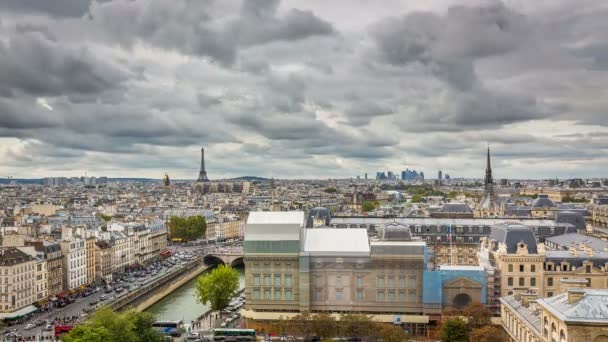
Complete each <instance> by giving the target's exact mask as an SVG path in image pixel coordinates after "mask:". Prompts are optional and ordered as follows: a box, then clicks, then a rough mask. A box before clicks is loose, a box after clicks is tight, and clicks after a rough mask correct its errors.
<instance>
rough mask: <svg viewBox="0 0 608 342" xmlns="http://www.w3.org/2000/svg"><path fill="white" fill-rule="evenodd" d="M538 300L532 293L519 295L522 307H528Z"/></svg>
mask: <svg viewBox="0 0 608 342" xmlns="http://www.w3.org/2000/svg"><path fill="white" fill-rule="evenodd" d="M537 298H538V295H536V294H534V293H532V292H526V293H522V294H521V305H523V306H524V307H528V306H530V302H533V301H535V300H536V299H537Z"/></svg>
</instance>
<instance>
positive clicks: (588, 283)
mask: <svg viewBox="0 0 608 342" xmlns="http://www.w3.org/2000/svg"><path fill="white" fill-rule="evenodd" d="M586 279H587V287H591V278H586Z"/></svg>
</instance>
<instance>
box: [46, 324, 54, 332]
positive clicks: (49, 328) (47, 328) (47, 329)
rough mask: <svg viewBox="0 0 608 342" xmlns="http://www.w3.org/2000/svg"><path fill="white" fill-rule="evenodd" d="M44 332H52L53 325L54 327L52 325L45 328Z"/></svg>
mask: <svg viewBox="0 0 608 342" xmlns="http://www.w3.org/2000/svg"><path fill="white" fill-rule="evenodd" d="M44 330H45V331H51V330H53V325H52V324H47V325H46V326H45V327H44Z"/></svg>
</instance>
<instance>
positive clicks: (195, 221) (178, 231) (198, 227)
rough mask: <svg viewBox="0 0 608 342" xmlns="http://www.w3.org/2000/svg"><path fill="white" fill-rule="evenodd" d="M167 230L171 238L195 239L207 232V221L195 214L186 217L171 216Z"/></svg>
mask: <svg viewBox="0 0 608 342" xmlns="http://www.w3.org/2000/svg"><path fill="white" fill-rule="evenodd" d="M169 231H170V233H171V238H174V239H175V238H178V239H184V240H195V239H198V238H201V237H203V236H205V233H206V232H207V221H205V218H204V217H202V216H200V215H197V216H190V217H188V218H183V217H178V216H171V219H170V220H169Z"/></svg>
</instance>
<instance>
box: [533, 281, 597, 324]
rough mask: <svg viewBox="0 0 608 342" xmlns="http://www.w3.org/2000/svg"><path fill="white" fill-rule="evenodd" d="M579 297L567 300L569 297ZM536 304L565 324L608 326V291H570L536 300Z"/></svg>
mask: <svg viewBox="0 0 608 342" xmlns="http://www.w3.org/2000/svg"><path fill="white" fill-rule="evenodd" d="M573 294H574V295H577V296H580V299H578V300H569V299H568V298H569V296H572V295H573ZM537 302H538V303H539V304H540V305H542V306H543V307H545V308H546V309H547V310H549V311H550V312H551V313H553V314H555V315H557V316H558V317H559V318H560V319H562V320H564V321H566V322H579V323H585V322H587V323H604V324H607V325H608V290H588V289H571V290H570V291H569V292H567V293H562V294H559V295H557V296H553V297H549V298H543V299H538V300H537Z"/></svg>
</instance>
